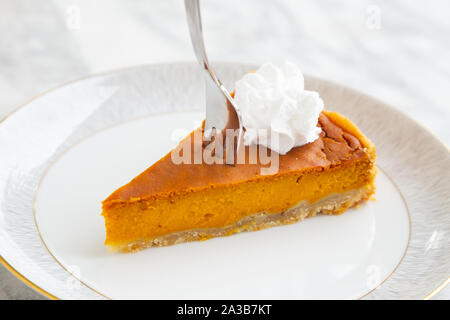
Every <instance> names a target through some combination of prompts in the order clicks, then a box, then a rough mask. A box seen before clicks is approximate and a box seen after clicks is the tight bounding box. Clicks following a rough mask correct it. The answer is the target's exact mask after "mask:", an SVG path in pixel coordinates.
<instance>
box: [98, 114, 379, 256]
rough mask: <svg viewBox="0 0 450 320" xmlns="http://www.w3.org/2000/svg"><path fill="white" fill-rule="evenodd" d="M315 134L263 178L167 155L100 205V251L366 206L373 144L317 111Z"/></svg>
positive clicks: (256, 171)
mask: <svg viewBox="0 0 450 320" xmlns="http://www.w3.org/2000/svg"><path fill="white" fill-rule="evenodd" d="M318 126H320V127H321V129H322V133H321V134H320V137H319V138H318V139H317V140H315V141H314V142H312V143H309V144H306V145H303V146H301V147H295V148H293V149H292V150H290V151H289V152H288V153H286V154H285V155H279V158H278V161H279V163H278V165H279V168H278V171H277V172H276V173H274V174H270V175H261V174H260V172H261V168H262V167H264V166H266V165H262V164H260V163H259V162H258V163H256V164H251V163H244V164H235V165H227V164H216V163H214V164H205V163H202V164H184V163H181V164H175V163H174V162H173V161H172V158H171V154H170V153H169V154H167V155H166V156H164V157H163V158H162V159H160V160H159V161H158V162H156V163H155V164H153V165H152V166H151V167H149V168H148V169H147V170H145V171H144V172H143V173H141V174H140V175H138V176H137V177H136V178H134V179H133V180H132V181H130V182H129V183H128V184H126V185H125V186H123V187H121V188H119V189H117V190H116V191H115V192H113V193H112V194H111V195H110V196H109V197H108V198H107V199H106V200H105V201H103V212H102V215H103V216H104V218H105V225H106V241H105V244H106V245H107V246H108V248H109V249H111V250H112V251H117V250H121V251H136V250H140V249H143V248H146V247H151V246H164V245H172V244H176V243H180V242H186V241H195V240H205V239H209V238H211V237H218V236H227V235H231V234H234V233H237V232H242V231H255V230H259V229H263V228H267V227H271V226H277V225H283V224H289V223H294V222H297V221H299V220H302V219H303V218H305V217H311V216H314V215H316V214H318V213H323V214H340V213H342V212H343V211H345V210H346V209H347V208H349V207H352V206H354V205H356V204H358V203H360V202H362V201H364V200H367V199H369V198H370V196H371V195H372V194H373V193H374V191H375V187H374V178H375V176H376V167H375V157H376V156H375V148H374V146H373V144H372V143H371V142H370V141H369V140H368V139H367V138H366V137H365V136H364V135H363V134H362V133H361V132H360V131H359V130H358V128H357V127H356V126H355V125H354V124H353V123H352V122H350V120H348V119H347V118H345V117H343V116H342V115H340V114H338V113H335V112H328V111H323V112H322V113H321V115H320V117H319V122H318ZM199 130H200V131H201V130H202V128H199V129H197V130H195V131H194V132H192V133H191V134H190V137H193V135H194V134H195V133H196V131H199ZM191 141H194V139H192V140H191ZM192 143H194V142H192ZM245 148H248V147H245Z"/></svg>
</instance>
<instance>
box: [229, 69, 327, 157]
mask: <svg viewBox="0 0 450 320" xmlns="http://www.w3.org/2000/svg"><path fill="white" fill-rule="evenodd" d="M234 101H235V102H236V105H237V107H238V108H239V111H240V114H241V117H242V122H243V123H242V125H243V126H244V128H245V129H246V131H245V134H244V144H245V145H252V144H260V145H263V146H265V147H268V148H270V149H272V150H274V151H276V152H278V153H279V154H285V153H287V152H288V151H289V150H291V149H292V148H294V147H297V146H302V145H304V144H307V143H310V142H313V141H314V140H316V139H317V138H318V137H319V134H320V132H321V129H320V128H319V127H317V122H318V119H319V114H320V112H321V111H322V109H323V101H322V99H321V98H320V96H319V94H318V93H317V92H315V91H308V90H305V83H304V78H303V74H302V72H301V71H300V69H299V68H298V67H297V66H296V65H295V64H293V63H290V62H285V63H284V64H283V65H282V66H281V67H277V66H275V65H273V64H272V63H265V64H263V65H262V66H261V67H260V68H259V69H258V70H257V71H256V72H255V73H249V74H246V75H245V76H244V77H243V78H242V79H241V80H239V81H237V82H236V86H235V95H234Z"/></svg>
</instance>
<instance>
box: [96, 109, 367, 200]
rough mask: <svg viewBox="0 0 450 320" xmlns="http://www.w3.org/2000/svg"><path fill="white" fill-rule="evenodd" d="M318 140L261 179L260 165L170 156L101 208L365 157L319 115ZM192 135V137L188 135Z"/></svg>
mask: <svg viewBox="0 0 450 320" xmlns="http://www.w3.org/2000/svg"><path fill="white" fill-rule="evenodd" d="M318 126H320V127H321V128H322V133H321V134H320V137H319V139H317V140H316V141H314V142H312V143H309V144H306V145H304V146H301V147H296V148H293V149H292V150H290V151H289V152H288V153H287V154H285V155H280V157H279V170H278V173H276V174H275V175H272V176H261V174H260V170H261V167H268V166H267V165H264V166H263V165H261V164H236V165H234V166H231V165H226V164H211V165H207V164H178V165H176V164H174V163H173V162H172V159H171V155H170V153H169V154H167V155H166V156H164V157H163V158H162V159H161V160H159V161H158V162H156V163H155V164H153V165H152V166H151V167H149V168H148V169H146V170H145V171H144V172H142V173H141V174H140V175H138V176H137V177H136V178H134V179H133V180H132V181H131V182H129V183H128V184H126V185H125V186H123V187H121V188H119V189H117V190H116V191H115V192H114V193H112V194H111V195H110V196H109V197H108V198H107V199H106V200H105V201H104V202H103V204H104V205H108V204H113V203H117V202H126V201H130V200H137V199H146V198H152V197H159V196H162V195H167V194H176V193H180V192H185V191H189V190H195V189H202V188H208V187H211V186H218V185H227V184H235V183H239V182H244V181H249V180H253V179H259V178H271V177H273V176H277V175H281V174H284V173H287V172H292V171H302V170H306V169H312V168H317V167H322V168H328V167H330V166H336V165H339V164H341V163H343V162H347V161H354V160H356V159H361V158H364V157H367V154H366V152H365V151H364V148H363V146H362V144H361V142H360V140H359V139H358V138H357V137H355V136H354V135H352V134H350V133H349V132H346V131H344V130H343V129H342V128H341V127H339V126H338V125H336V124H335V123H334V122H332V121H331V120H330V118H329V117H328V116H327V115H325V114H324V113H322V114H321V115H320V117H319V123H318ZM191 135H193V133H191ZM192 140H193V139H192Z"/></svg>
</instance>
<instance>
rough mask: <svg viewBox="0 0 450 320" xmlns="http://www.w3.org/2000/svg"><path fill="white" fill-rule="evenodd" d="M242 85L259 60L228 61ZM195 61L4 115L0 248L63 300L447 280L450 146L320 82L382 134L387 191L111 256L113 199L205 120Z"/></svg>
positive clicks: (330, 96) (59, 92)
mask: <svg viewBox="0 0 450 320" xmlns="http://www.w3.org/2000/svg"><path fill="white" fill-rule="evenodd" d="M217 68H218V69H219V74H220V76H221V78H223V79H224V80H225V82H226V84H227V85H228V86H230V87H232V84H233V82H234V80H235V79H237V78H239V77H240V76H241V75H242V74H243V73H245V72H247V71H248V70H250V69H252V68H254V67H253V66H248V65H237V64H218V65H217ZM200 83H201V81H200V75H199V73H198V70H197V66H196V65H195V64H167V65H155V66H147V67H139V68H130V69H126V70H122V71H117V72H112V73H107V74H103V75H98V76H94V77H90V78H87V79H85V80H81V81H77V82H73V83H71V84H68V85H65V86H63V87H60V88H58V89H56V90H53V91H51V92H49V93H47V94H45V95H43V96H41V97H39V98H37V99H35V100H33V101H32V102H30V103H28V104H27V105H25V106H24V107H22V108H20V109H19V110H18V111H16V112H15V113H14V114H12V115H11V116H9V117H8V118H7V119H6V120H5V121H4V122H3V123H2V124H1V125H0V154H1V155H2V157H1V159H0V203H1V208H0V254H1V256H2V258H3V259H2V260H3V263H5V264H7V266H8V267H9V269H11V270H13V271H14V272H15V273H16V274H18V275H19V276H20V277H21V278H22V279H23V280H25V281H27V282H28V283H29V284H30V285H32V286H33V287H34V288H35V289H37V290H38V291H40V292H42V293H44V294H46V295H47V296H50V297H58V298H64V299H67V298H104V297H106V298H155V299H162V298H169V299H170V298H192V299H194V298H225V299H226V298H237V299H239V298H250V299H251V298H267V299H270V298H288V299H289V298H343V299H353V298H359V297H366V298H424V297H426V296H427V295H430V294H433V293H434V292H435V291H436V288H438V287H439V286H440V285H441V284H442V283H444V282H445V281H446V280H447V279H448V271H449V270H450V268H449V266H450V256H449V252H450V250H449V242H448V234H449V227H450V226H449V217H448V214H449V212H450V201H449V199H448V196H449V194H450V171H449V170H448V166H449V165H450V154H449V151H448V149H447V148H446V147H445V146H444V145H442V144H441V143H440V142H439V141H438V140H437V139H436V138H434V137H433V136H432V135H431V134H429V133H428V132H427V131H425V130H423V129H422V128H421V127H420V126H418V125H417V124H416V123H414V122H413V121H411V120H410V119H409V118H407V117H405V116H404V115H402V114H400V113H398V112H397V111H395V110H394V109H393V108H391V107H389V106H386V105H384V104H383V103H381V102H379V101H376V100H374V99H372V98H369V97H367V96H364V95H361V94H359V93H357V92H354V91H352V90H350V89H347V88H344V87H342V86H339V85H336V84H332V83H329V82H326V81H323V80H318V79H313V78H308V79H307V86H308V87H309V88H311V89H314V90H318V91H319V92H320V93H321V95H322V96H323V98H324V100H325V103H326V106H327V109H330V110H336V111H339V112H342V113H343V114H344V115H346V116H348V117H349V118H350V119H352V120H353V121H354V122H355V123H356V124H357V125H359V126H360V128H361V129H362V131H363V132H364V133H365V134H367V135H368V136H369V137H370V138H371V139H372V140H373V141H374V143H375V145H376V147H377V154H378V166H379V168H380V169H381V170H380V174H379V176H378V178H377V195H376V198H377V201H375V202H369V203H368V204H366V205H364V206H362V208H360V209H351V210H349V211H348V212H346V213H345V214H343V215H340V216H319V217H315V218H312V219H307V220H305V221H303V222H301V223H297V224H294V225H289V226H282V227H276V228H271V229H267V230H262V231H258V232H251V233H243V234H239V235H234V236H231V237H225V238H217V239H212V240H208V241H203V242H192V243H185V244H180V245H176V246H171V247H166V248H154V249H147V250H144V251H141V252H138V253H135V254H111V253H109V252H108V251H107V250H106V248H105V247H104V245H103V241H104V237H105V229H104V220H103V218H102V217H101V216H100V212H101V208H100V201H101V200H103V199H104V198H106V197H107V196H108V195H109V194H110V193H111V192H112V191H113V190H114V189H116V188H117V187H119V186H121V185H122V184H124V183H126V182H127V181H129V180H130V179H131V178H133V177H134V176H135V175H137V174H138V173H140V172H141V171H143V170H144V169H145V168H147V167H148V166H150V165H151V164H152V163H154V162H155V161H156V160H158V159H159V158H160V157H161V156H162V155H164V154H165V153H167V152H168V151H169V150H170V149H171V148H172V147H173V146H174V145H175V144H176V139H175V137H180V136H182V135H183V133H186V132H188V131H190V130H191V129H193V128H194V127H196V126H198V125H199V123H200V121H201V120H202V118H203V115H202V113H201V112H199V110H201V109H202V107H201V106H202V100H201V98H200V97H201V96H202V94H201V85H200Z"/></svg>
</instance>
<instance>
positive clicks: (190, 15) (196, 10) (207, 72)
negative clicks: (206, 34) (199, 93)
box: [184, 0, 243, 150]
mask: <svg viewBox="0 0 450 320" xmlns="http://www.w3.org/2000/svg"><path fill="white" fill-rule="evenodd" d="M184 5H185V7H186V15H187V22H188V27H189V33H190V35H191V41H192V46H193V47H194V52H195V56H196V57H197V61H198V62H199V64H200V66H201V68H202V70H203V73H204V79H205V93H206V121H205V137H207V138H210V137H211V135H213V134H214V132H215V130H217V131H219V132H221V131H223V130H224V129H227V128H226V126H227V124H228V122H229V119H233V118H234V119H237V120H238V121H239V137H238V143H237V149H238V150H239V147H240V144H241V140H242V132H243V131H242V121H241V117H240V114H239V109H238V108H237V106H236V105H235V103H234V102H233V98H231V95H230V93H229V92H228V90H227V89H226V88H225V86H224V85H223V83H222V82H221V81H220V80H219V79H218V78H217V76H216V74H215V73H214V71H213V70H212V68H211V66H210V64H209V61H208V57H207V56H206V50H205V44H204V40H203V31H202V20H201V15H200V4H199V0H184ZM227 103H229V105H230V106H231V107H232V108H228V106H227ZM226 143H228V142H226Z"/></svg>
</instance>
